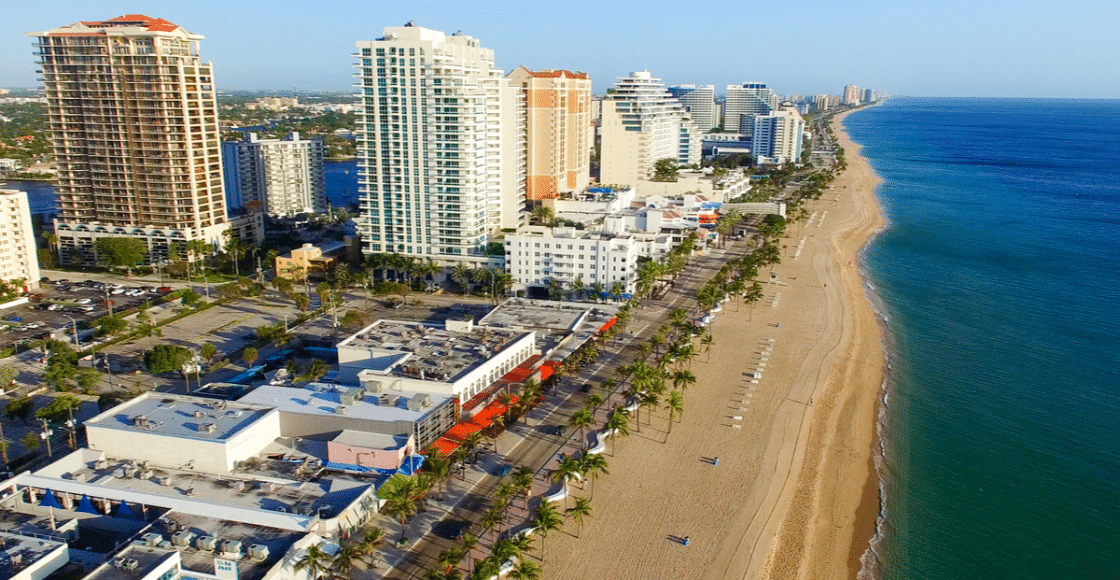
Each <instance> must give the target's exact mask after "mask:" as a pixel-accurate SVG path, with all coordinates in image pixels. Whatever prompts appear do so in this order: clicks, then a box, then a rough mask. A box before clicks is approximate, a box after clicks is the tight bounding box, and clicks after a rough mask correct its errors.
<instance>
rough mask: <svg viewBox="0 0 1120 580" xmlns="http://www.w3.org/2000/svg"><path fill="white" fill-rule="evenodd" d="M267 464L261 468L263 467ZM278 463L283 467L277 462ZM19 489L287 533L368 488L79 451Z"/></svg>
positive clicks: (25, 476) (311, 468)
mask: <svg viewBox="0 0 1120 580" xmlns="http://www.w3.org/2000/svg"><path fill="white" fill-rule="evenodd" d="M266 461H267V460H266ZM277 461H284V460H283V459H278V460H277ZM292 461H293V465H295V466H296V468H297V470H298V468H299V466H300V465H306V466H307V469H308V470H307V472H306V473H308V474H314V473H317V472H318V471H319V469H318V464H317V463H316V462H314V460H310V458H305V459H303V460H298V459H294V460H292ZM11 481H13V482H15V483H16V484H17V485H25V486H34V487H37V488H43V489H51V490H52V491H53V492H54V493H55V495H56V497H60V496H59V494H62V493H67V494H70V495H72V496H73V497H74V498H75V499H78V498H81V496H82V495H87V496H88V497H89V499H90V500H91V501H92V503H93V504H94V506H96V507H97V508H98V509H101V506H100V500H104V499H109V500H112V501H126V502H128V504H129V506H130V507H131V508H132V509H134V510H135V509H139V508H140V507H141V506H147V507H148V508H149V509H153V508H159V509H167V510H171V511H174V512H177V513H179V514H185V515H193V516H197V517H201V518H208V519H212V520H214V521H215V522H216V521H221V520H225V521H229V522H235V523H237V522H239V523H245V524H252V525H259V526H266V527H270V528H277V529H282V530H291V531H304V530H306V529H307V527H308V526H309V525H310V523H311V521H312V517H313V515H314V514H316V513H320V510H325V511H324V512H323V514H322V515H324V516H326V517H332V516H334V515H337V513H338V512H339V511H341V510H342V509H345V508H346V507H347V506H348V505H349V504H350V503H352V502H353V501H354V500H355V499H357V497H358V496H360V495H361V493H362V492H363V491H364V490H365V489H366V488H367V487H368V486H369V483H368V482H363V481H358V480H350V479H341V480H336V479H334V478H331V479H319V480H315V481H310V480H305V481H296V480H284V479H280V478H275V477H269V476H267V475H265V474H264V473H261V472H260V471H256V470H254V469H252V468H247V469H245V470H243V471H238V472H236V473H234V474H233V475H232V476H231V475H223V476H219V475H212V474H206V473H199V472H195V471H191V470H189V469H170V468H165V467H155V466H148V467H145V465H144V464H143V463H142V462H141V463H139V464H137V463H136V462H134V461H132V460H110V459H104V458H103V454H99V453H98V452H96V451H93V450H89V449H80V450H78V451H75V452H73V453H71V454H69V455H67V456H66V457H64V458H62V459H59V460H58V461H56V462H54V463H52V464H51V465H49V466H47V467H45V468H43V469H41V470H39V471H36V472H34V473H22V474H20V475H17V476H16V477H15V478H13V479H12V480H11Z"/></svg>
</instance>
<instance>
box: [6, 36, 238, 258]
mask: <svg viewBox="0 0 1120 580" xmlns="http://www.w3.org/2000/svg"><path fill="white" fill-rule="evenodd" d="M28 35H29V36H34V37H36V38H37V44H36V46H37V47H38V52H37V56H38V61H37V64H38V66H39V67H40V70H41V74H42V80H43V92H44V95H45V97H46V100H47V105H46V111H47V118H48V129H47V131H48V134H49V135H50V138H51V141H52V143H53V145H54V153H55V157H56V159H57V163H58V182H57V184H56V186H55V187H56V192H57V194H58V195H57V203H58V217H57V218H56V220H55V234H56V235H58V237H59V243H60V248H61V252H60V254H61V259H62V262H63V263H64V264H92V263H94V262H95V260H96V256H95V255H94V251H93V246H94V243H95V240H96V239H97V238H99V237H108V236H128V237H136V238H140V239H142V240H144V241H145V243H147V244H148V249H149V253H148V259H149V260H153V261H154V260H159V259H165V258H166V257H167V248H168V244H169V243H180V244H181V243H184V242H187V241H190V240H205V241H207V242H210V243H213V244H215V245H216V244H219V243H220V242H221V235H222V232H224V231H225V230H226V229H228V228H229V223H228V220H227V215H226V204H225V195H224V191H223V186H222V165H221V144H220V141H219V128H218V108H217V102H216V98H215V93H214V79H213V67H212V65H211V64H210V63H204V62H202V60H201V58H200V57H199V44H200V42H201V40H202V36H201V35H198V34H192V33H190V32H187V31H186V30H183V29H182V28H181V27H179V26H176V25H175V24H172V23H170V22H168V21H166V20H163V19H157V18H150V17H148V16H143V15H126V16H120V17H118V18H113V19H111V20H105V21H92V22H87V21H83V22H78V23H76V24H71V25H70V26H64V27H62V28H55V29H51V30H48V31H44V32H32V33H28Z"/></svg>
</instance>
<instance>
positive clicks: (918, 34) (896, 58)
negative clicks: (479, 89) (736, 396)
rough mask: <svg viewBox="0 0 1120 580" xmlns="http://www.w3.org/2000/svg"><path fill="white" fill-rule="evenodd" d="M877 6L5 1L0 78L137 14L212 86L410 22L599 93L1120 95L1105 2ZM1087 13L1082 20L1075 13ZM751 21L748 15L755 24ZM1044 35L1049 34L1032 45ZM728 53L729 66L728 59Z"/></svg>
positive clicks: (247, 84) (295, 65)
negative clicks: (645, 87)
mask: <svg viewBox="0 0 1120 580" xmlns="http://www.w3.org/2000/svg"><path fill="white" fill-rule="evenodd" d="M880 4H881V3H879V2H875V1H874V0H856V1H854V2H852V3H849V4H846V5H844V6H837V5H834V4H831V3H825V2H820V1H813V2H810V3H808V4H806V5H805V8H804V9H803V10H792V9H789V8H787V7H766V6H763V7H760V8H757V9H753V10H751V11H746V10H743V8H742V6H741V5H737V4H731V3H717V4H715V5H712V6H710V7H706V10H705V11H704V12H703V13H696V12H690V13H677V12H670V11H663V12H661V11H658V12H651V11H650V10H649V9H648V7H647V6H646V5H645V4H639V3H637V2H633V1H630V2H624V3H619V4H612V5H603V4H597V3H590V2H584V1H577V2H576V3H574V4H567V5H565V6H563V7H557V6H555V5H553V4H520V3H502V2H498V3H489V4H477V3H476V4H470V5H461V4H453V5H452V4H445V5H434V6H433V5H428V6H407V7H406V6H352V7H347V9H346V11H345V12H339V11H327V10H317V11H316V10H300V9H295V8H292V7H288V6H274V5H265V4H263V3H258V2H249V3H245V4H239V5H230V4H228V3H221V4H219V3H218V2H215V1H214V0H199V1H198V2H195V3H192V4H191V5H189V6H187V5H183V4H181V3H174V2H167V1H165V0H159V1H152V2H146V3H144V5H143V6H136V5H135V4H133V3H128V2H120V1H118V0H109V1H108V2H104V3H101V4H99V5H98V6H90V5H88V4H86V3H79V2H76V1H75V0H56V1H49V2H43V3H26V4H21V5H18V6H16V7H14V8H13V9H12V10H11V11H10V12H9V13H8V14H7V15H6V16H7V17H6V19H5V22H4V23H3V24H0V27H2V30H3V32H2V33H0V86H2V87H8V88H37V87H39V86H40V83H39V82H38V81H37V79H36V73H35V68H36V67H35V56H34V54H33V53H34V50H35V49H34V47H33V46H32V45H33V42H34V38H33V37H28V36H26V33H28V32H41V31H45V30H50V29H52V28H59V27H62V26H68V25H70V24H73V23H75V22H78V21H80V20H107V19H109V18H114V17H116V16H120V15H122V14H135V13H141V14H145V15H148V16H151V17H154V18H164V19H166V20H168V21H170V22H172V23H174V24H176V25H179V26H182V27H183V28H184V29H185V30H187V31H189V32H192V33H195V34H201V35H203V36H204V37H205V38H204V40H203V41H202V45H201V46H202V50H201V57H202V59H203V60H204V61H209V62H212V63H213V64H214V67H215V82H216V84H217V86H218V88H219V89H220V90H225V91H257V90H265V91H283V90H291V89H294V90H295V92H297V93H298V92H316V91H324V92H325V91H330V92H342V93H344V92H347V91H349V90H351V85H352V77H351V74H352V71H353V66H352V65H353V64H354V58H353V56H352V55H353V53H354V51H355V43H356V42H358V41H359V40H371V39H374V38H378V37H380V36H381V35H382V32H383V30H384V28H385V27H387V26H403V25H404V24H405V23H406V22H409V21H412V22H414V23H415V24H416V25H417V26H422V27H425V28H430V29H433V30H440V31H443V32H446V33H448V34H451V33H454V32H456V31H462V32H463V34H465V35H468V36H471V37H473V38H476V39H478V40H479V42H480V43H481V44H482V46H484V47H486V48H489V49H492V50H493V51H494V55H495V61H496V62H495V64H496V66H497V67H498V68H501V69H502V70H503V71H505V72H507V73H508V72H509V71H511V70H513V69H514V68H516V67H517V66H519V65H524V66H526V67H528V68H530V69H533V70H540V69H548V68H553V69H567V70H572V71H581V72H586V73H588V74H589V75H590V76H591V78H592V83H593V90H594V92H595V93H596V94H603V93H605V92H606V89H607V88H608V87H610V86H612V85H613V83H614V81H615V79H616V78H619V77H624V76H627V75H628V74H630V73H631V72H633V71H638V70H649V71H650V72H651V74H652V75H653V76H654V77H657V78H660V79H662V81H663V82H664V83H665V84H666V85H673V84H698V85H709V84H710V85H714V86H715V87H716V92H717V94H722V93H723V92H724V91H725V88H726V86H727V85H732V84H741V83H745V82H764V83H766V84H767V85H768V86H770V88H772V89H773V90H774V91H775V92H776V93H778V94H782V95H791V94H800V95H806V96H811V95H816V94H830V95H838V94H840V93H841V91H842V88H843V87H844V85H848V84H854V85H856V86H858V87H859V88H860V89H861V90H862V89H865V88H871V89H873V90H876V91H879V92H882V93H886V94H895V95H902V94H909V95H921V96H929V97H994V98H1001V97H1006V98H1097V99H1107V98H1117V97H1120V79H1116V78H1114V77H1115V75H1107V74H1100V71H1108V70H1115V69H1117V68H1120V54H1117V52H1116V51H1115V50H1114V49H1113V48H1114V47H1112V46H1111V44H1112V43H1111V40H1110V39H1111V38H1112V37H1113V32H1112V31H1111V30H1109V28H1110V25H1109V24H1108V23H1110V22H1112V21H1113V19H1112V18H1109V17H1108V16H1109V14H1111V15H1113V16H1117V15H1120V8H1118V7H1107V8H1103V9H1102V8H1100V7H1099V6H1096V5H1091V4H1090V3H1088V2H1085V1H1084V0H1074V6H1072V7H1071V6H1067V7H1066V8H1064V9H1063V10H1062V11H1060V12H1055V11H1052V10H1044V9H1043V8H1044V5H1043V4H1042V3H1041V2H1037V1H1036V2H1029V3H1027V4H1023V3H1016V4H1011V3H1010V2H1007V3H999V4H996V5H992V6H980V7H977V6H976V5H975V4H974V3H965V2H963V1H962V0H949V3H948V5H946V4H940V5H937V6H903V7H900V6H894V5H880ZM1078 4H1083V5H1084V6H1083V8H1081V9H1079V8H1078V7H1077V5H1078ZM1086 13H1091V14H1094V18H1092V19H1088V20H1086V19H1084V18H1083V17H1082V15H1083V14H1086ZM339 14H342V15H343V16H345V18H339V17H338V15H339ZM961 15H967V19H962V18H961ZM776 19H780V20H781V21H783V22H788V26H779V25H777V24H776V23H775V20H776ZM755 22H757V23H758V24H759V26H752V23H755ZM841 32H844V33H846V34H845V35H840V34H839V33H841ZM1041 38H1045V39H1046V42H1044V43H1043V42H1039V41H1037V40H1036V39H1041ZM1055 46H1058V47H1062V52H1060V53H1059V52H1057V51H1056V50H1054V49H1052V48H1051V47H1055ZM845 49H846V50H847V52H848V53H850V55H851V56H850V57H845V55H844V54H843V53H844V50H845ZM837 54H839V55H840V56H839V57H837V56H836V55H837ZM735 60H741V63H742V64H740V65H736V66H734V67H732V66H728V64H727V63H728V62H733V61H735Z"/></svg>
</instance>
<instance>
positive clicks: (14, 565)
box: [0, 518, 65, 578]
mask: <svg viewBox="0 0 1120 580" xmlns="http://www.w3.org/2000/svg"><path fill="white" fill-rule="evenodd" d="M5 519H7V518H5ZM63 545H65V542H59V541H55V540H49V539H46V538H32V537H28V536H22V535H19V534H9V533H7V532H3V531H0V577H4V578H11V577H13V576H15V575H16V573H17V572H20V571H21V570H23V569H24V568H27V567H28V566H30V565H32V564H34V563H35V562H36V561H38V560H39V559H41V558H43V557H45V556H46V555H48V554H50V553H51V552H53V551H55V550H57V549H58V548H59V547H60V546H63Z"/></svg>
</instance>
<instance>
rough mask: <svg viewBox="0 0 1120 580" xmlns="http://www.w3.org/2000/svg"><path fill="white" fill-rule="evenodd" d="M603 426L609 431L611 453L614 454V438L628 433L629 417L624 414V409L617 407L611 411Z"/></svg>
mask: <svg viewBox="0 0 1120 580" xmlns="http://www.w3.org/2000/svg"><path fill="white" fill-rule="evenodd" d="M604 428H605V429H607V430H608V431H610V432H611V434H610V438H611V455H614V446H615V443H614V441H615V439H616V438H618V437H619V436H623V437H625V436H626V435H629V434H630V417H628V416H627V415H626V410H624V409H621V408H618V409H615V410H614V411H612V412H611V416H610V417H609V418H608V419H607V424H606V425H604Z"/></svg>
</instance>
